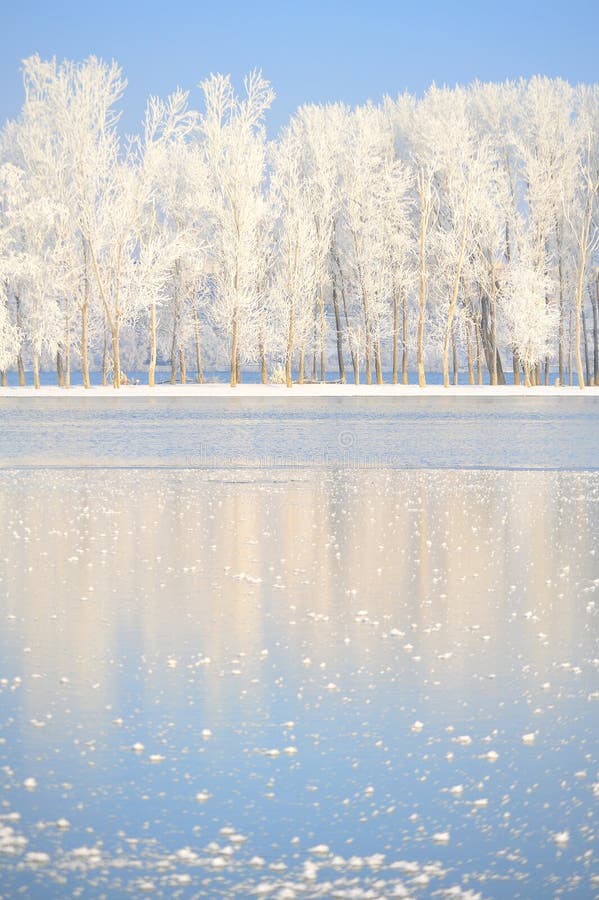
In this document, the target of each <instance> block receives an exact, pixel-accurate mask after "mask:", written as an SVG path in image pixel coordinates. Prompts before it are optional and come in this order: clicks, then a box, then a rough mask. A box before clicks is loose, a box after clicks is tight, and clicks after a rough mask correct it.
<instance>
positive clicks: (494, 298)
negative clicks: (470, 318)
mask: <svg viewBox="0 0 599 900" xmlns="http://www.w3.org/2000/svg"><path fill="white" fill-rule="evenodd" d="M491 284H492V293H491V384H492V385H495V386H496V385H497V354H498V350H497V283H496V281H495V271H494V269H493V268H492V269H491ZM504 381H505V379H504Z"/></svg>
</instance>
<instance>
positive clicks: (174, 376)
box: [170, 298, 179, 384]
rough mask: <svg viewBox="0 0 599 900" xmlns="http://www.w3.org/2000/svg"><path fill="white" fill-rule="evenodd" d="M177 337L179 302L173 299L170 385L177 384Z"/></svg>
mask: <svg viewBox="0 0 599 900" xmlns="http://www.w3.org/2000/svg"><path fill="white" fill-rule="evenodd" d="M178 336H179V301H178V299H177V298H175V309H174V315H173V335H172V338H171V379H170V380H171V384H176V383H177V363H178V359H177V355H178V354H177V339H178Z"/></svg>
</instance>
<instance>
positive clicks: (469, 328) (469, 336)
mask: <svg viewBox="0 0 599 900" xmlns="http://www.w3.org/2000/svg"><path fill="white" fill-rule="evenodd" d="M466 356H467V358H468V384H470V385H473V384H474V364H473V361H472V320H471V319H470V318H468V319H467V321H466Z"/></svg>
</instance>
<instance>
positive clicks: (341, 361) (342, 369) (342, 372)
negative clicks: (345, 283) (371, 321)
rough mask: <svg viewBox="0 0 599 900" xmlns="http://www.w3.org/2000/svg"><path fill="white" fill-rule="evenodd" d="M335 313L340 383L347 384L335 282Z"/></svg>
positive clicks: (341, 326) (341, 327)
mask: <svg viewBox="0 0 599 900" xmlns="http://www.w3.org/2000/svg"><path fill="white" fill-rule="evenodd" d="M333 311H334V313H335V331H336V337H337V363H338V365H339V381H340V382H341V384H345V360H344V359H343V324H342V322H341V314H340V311H339V299H338V297H337V287H336V285H335V281H334V280H333Z"/></svg>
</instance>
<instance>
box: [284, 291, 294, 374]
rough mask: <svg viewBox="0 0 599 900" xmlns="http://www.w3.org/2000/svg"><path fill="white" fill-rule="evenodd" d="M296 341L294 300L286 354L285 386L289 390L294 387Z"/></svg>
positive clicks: (290, 309)
mask: <svg viewBox="0 0 599 900" xmlns="http://www.w3.org/2000/svg"><path fill="white" fill-rule="evenodd" d="M294 340H295V306H294V303H293V300H292V301H291V302H290V304H289V322H288V326H287V352H286V353H285V384H286V386H287V387H288V388H290V387H291V386H292V385H293V378H292V370H291V366H292V362H293V342H294Z"/></svg>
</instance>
